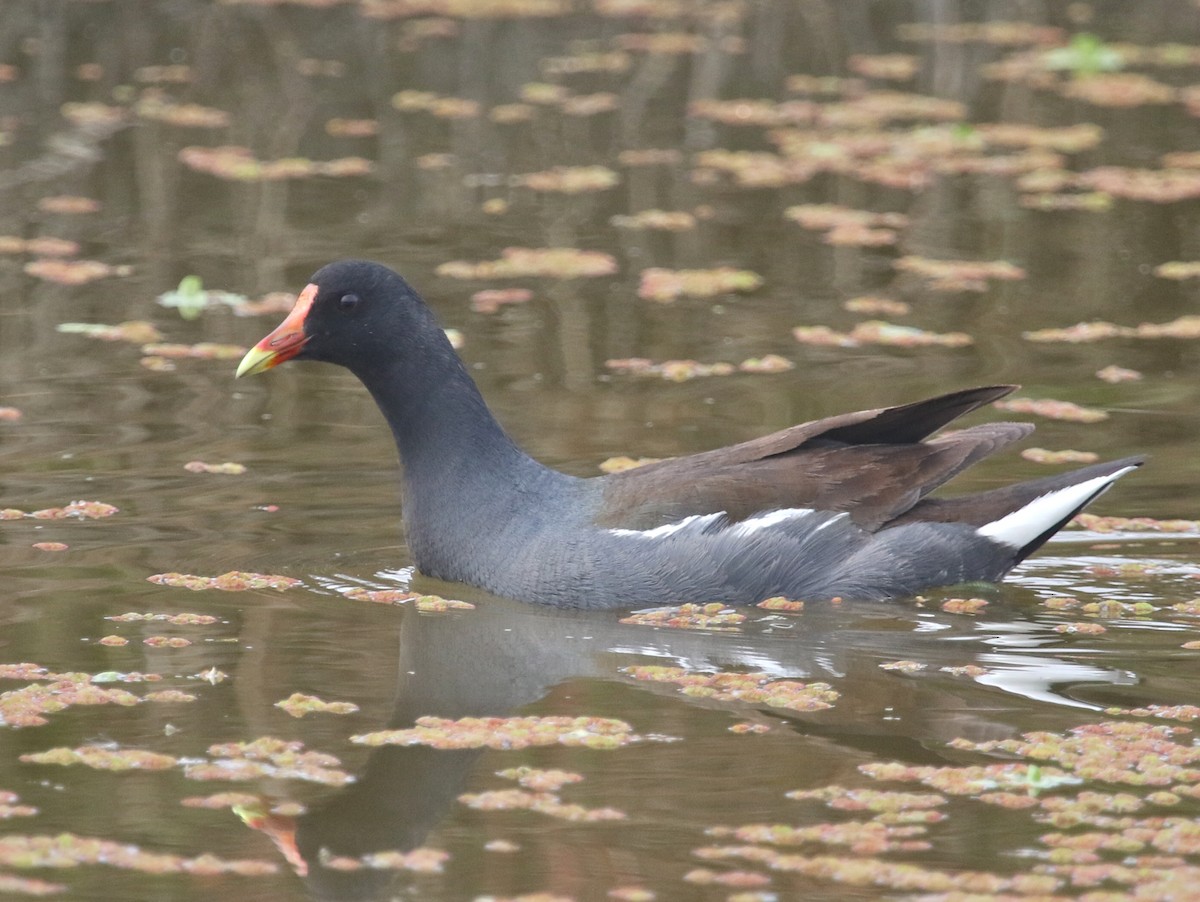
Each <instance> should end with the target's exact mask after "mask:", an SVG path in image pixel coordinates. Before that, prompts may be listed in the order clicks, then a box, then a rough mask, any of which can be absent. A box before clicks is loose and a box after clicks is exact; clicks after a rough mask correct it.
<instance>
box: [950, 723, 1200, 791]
mask: <svg viewBox="0 0 1200 902" xmlns="http://www.w3.org/2000/svg"><path fill="white" fill-rule="evenodd" d="M1190 733H1191V730H1190V729H1189V728H1187V727H1182V726H1175V725H1159V724H1150V723H1144V722H1129V721H1108V722H1105V723H1094V724H1087V725H1084V726H1079V727H1075V728H1074V729H1072V730H1070V731H1068V732H1066V733H1050V732H1034V733H1025V734H1023V735H1022V736H1021V737H1020V738H1019V739H1003V740H989V741H986V742H970V741H968V740H965V739H959V740H955V741H954V742H953V743H951V745H952V746H953V747H954V748H956V749H960V750H970V751H980V752H986V753H996V752H999V753H1001V754H1006V755H1012V756H1016V757H1018V758H1023V759H1030V760H1037V761H1047V762H1051V763H1053V764H1057V765H1059V766H1060V767H1062V768H1063V769H1065V770H1070V771H1071V772H1073V773H1074V774H1075V775H1076V776H1077V777H1080V778H1083V779H1086V780H1098V781H1103V782H1106V783H1114V784H1118V785H1125V786H1145V787H1168V786H1172V785H1173V784H1177V783H1178V784H1183V785H1186V786H1191V785H1194V784H1196V782H1197V780H1198V779H1200V773H1198V772H1197V769H1196V764H1197V763H1198V762H1200V746H1196V745H1195V744H1194V743H1193V742H1192V741H1191V740H1190V738H1188V737H1189V734H1190ZM1181 739H1182V741H1181Z"/></svg>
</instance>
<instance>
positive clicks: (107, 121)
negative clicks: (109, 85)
mask: <svg viewBox="0 0 1200 902" xmlns="http://www.w3.org/2000/svg"><path fill="white" fill-rule="evenodd" d="M60 112H61V113H62V114H63V118H65V119H68V120H69V121H71V122H73V123H74V124H75V125H83V126H91V125H94V126H101V127H103V128H116V127H117V126H120V125H122V124H124V123H125V122H126V121H128V119H129V110H127V109H126V108H125V107H122V106H109V105H108V104H104V103H64V104H63V105H62V108H61V110H60Z"/></svg>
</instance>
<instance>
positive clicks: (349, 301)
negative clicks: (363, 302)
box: [338, 294, 358, 313]
mask: <svg viewBox="0 0 1200 902" xmlns="http://www.w3.org/2000/svg"><path fill="white" fill-rule="evenodd" d="M357 306H358V295H356V294H344V295H342V296H341V297H340V298H338V310H341V311H342V312H343V313H349V312H350V311H351V310H353V309H354V308H355V307H357Z"/></svg>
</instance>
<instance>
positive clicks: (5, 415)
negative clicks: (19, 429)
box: [0, 407, 22, 423]
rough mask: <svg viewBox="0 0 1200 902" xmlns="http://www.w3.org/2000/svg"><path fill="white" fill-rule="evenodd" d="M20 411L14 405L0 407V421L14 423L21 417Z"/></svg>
mask: <svg viewBox="0 0 1200 902" xmlns="http://www.w3.org/2000/svg"><path fill="white" fill-rule="evenodd" d="M21 416H22V414H21V411H20V409H19V408H16V407H0V423H15V422H17V421H18V420H19V419H21Z"/></svg>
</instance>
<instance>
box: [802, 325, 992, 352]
mask: <svg viewBox="0 0 1200 902" xmlns="http://www.w3.org/2000/svg"><path fill="white" fill-rule="evenodd" d="M792 337H793V338H795V339H796V341H798V342H800V344H806V345H816V346H818V347H838V348H857V347H860V346H862V345H885V346H889V347H898V348H923V347H932V346H938V347H944V348H961V347H966V346H967V345H970V344H972V343H974V339H973V338H971V336H970V335H967V334H966V333H965V332H944V333H939V332H926V331H925V330H924V329H917V328H915V327H913V326H899V325H896V324H895V323H886V322H883V321H882V320H868V321H867V322H864V323H859V324H858V325H856V326H855V327H854V328H853V329H851V330H850V331H849V332H838V331H835V330H834V329H831V328H829V327H828V326H797V327H796V328H794V329H792Z"/></svg>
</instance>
